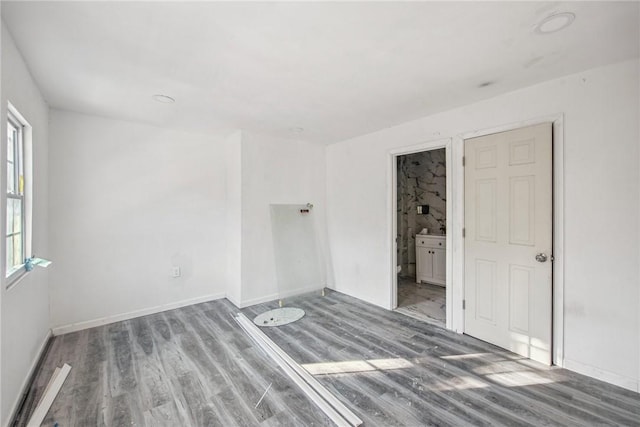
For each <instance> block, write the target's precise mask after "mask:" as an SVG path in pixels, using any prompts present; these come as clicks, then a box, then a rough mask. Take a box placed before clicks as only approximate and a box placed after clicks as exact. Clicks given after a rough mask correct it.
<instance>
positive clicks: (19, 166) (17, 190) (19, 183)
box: [4, 104, 28, 287]
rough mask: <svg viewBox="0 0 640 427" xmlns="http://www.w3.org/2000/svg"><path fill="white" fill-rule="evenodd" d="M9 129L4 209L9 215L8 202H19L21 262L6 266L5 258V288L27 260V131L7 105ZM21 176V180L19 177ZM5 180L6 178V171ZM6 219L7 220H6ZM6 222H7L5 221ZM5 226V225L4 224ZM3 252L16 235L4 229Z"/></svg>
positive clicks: (16, 276) (21, 269) (22, 273)
mask: <svg viewBox="0 0 640 427" xmlns="http://www.w3.org/2000/svg"><path fill="white" fill-rule="evenodd" d="M9 126H11V128H13V129H15V130H16V136H17V137H14V141H13V159H9V158H8V152H7V160H6V167H7V168H8V166H9V162H10V160H11V161H12V163H13V165H14V168H13V169H14V175H13V191H9V188H8V183H7V186H6V188H5V191H6V193H5V194H6V207H5V214H6V215H7V216H8V215H9V202H10V200H19V201H20V205H21V209H20V222H21V224H20V225H21V230H20V235H21V239H20V240H21V248H22V253H21V258H22V262H21V263H20V264H15V265H13V266H9V265H7V257H5V260H4V262H5V279H6V283H7V287H9V286H11V285H12V284H14V283H15V282H16V280H18V279H19V278H20V277H22V276H23V275H24V274H25V273H26V269H25V259H26V258H27V253H28V252H27V250H28V248H27V242H28V240H27V206H26V205H27V197H26V196H27V194H26V188H27V173H26V172H27V171H26V166H27V165H26V138H25V133H26V130H27V126H28V125H27V124H26V123H25V122H24V120H21V116H20V114H19V113H18V112H17V111H15V109H14V108H12V106H11V105H10V104H9V108H8V109H7V128H8V129H9ZM8 145H9V139H8V132H7V148H8ZM21 176H22V180H20V177H21ZM5 178H8V170H7V174H6V175H5ZM7 219H8V218H7ZM7 222H8V221H7ZM5 226H6V224H5ZM4 234H5V243H4V246H5V251H7V252H8V244H7V242H8V239H9V238H10V237H11V236H14V235H15V234H17V233H13V232H11V233H10V232H9V230H7V229H5V233H4Z"/></svg>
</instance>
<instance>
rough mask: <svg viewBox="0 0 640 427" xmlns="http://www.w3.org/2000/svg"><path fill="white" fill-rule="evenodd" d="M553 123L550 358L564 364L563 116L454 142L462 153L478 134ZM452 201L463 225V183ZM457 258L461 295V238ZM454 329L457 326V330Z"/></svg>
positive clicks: (460, 137)
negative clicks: (470, 140) (456, 206)
mask: <svg viewBox="0 0 640 427" xmlns="http://www.w3.org/2000/svg"><path fill="white" fill-rule="evenodd" d="M545 122H551V123H553V160H552V162H553V165H552V170H553V226H552V228H553V259H554V261H553V297H552V304H553V307H552V310H553V311H552V312H553V319H552V350H551V351H552V361H553V364H554V365H557V366H561V367H562V366H564V115H563V114H554V115H550V116H544V117H539V118H536V119H531V120H525V121H522V122H517V123H512V124H508V125H503V126H498V127H493V128H488V129H482V130H476V131H472V132H467V133H463V134H461V135H458V136H457V137H455V138H454V141H455V145H456V146H458V151H457V154H459V155H460V161H462V155H463V154H464V140H465V139H470V138H475V137H478V136H485V135H491V134H494V133H499V132H506V131H510V130H514V129H519V128H523V127H527V126H532V125H537V124H540V123H545ZM456 178H457V179H459V180H460V181H458V182H461V183H464V170H463V168H460V170H459V175H458V176H457V177H456ZM458 190H459V191H458V192H457V194H456V199H455V202H456V203H458V204H459V206H462V207H463V209H459V210H457V212H456V213H457V214H458V215H457V217H456V218H455V227H457V228H459V229H462V227H464V185H461V186H460V187H458ZM457 256H458V258H456V259H455V260H454V264H455V266H454V271H455V273H454V274H456V273H457V274H458V275H459V277H462V278H463V279H462V280H461V281H458V282H457V283H456V285H459V286H462V289H460V294H462V295H463V298H464V239H463V240H462V250H461V251H458V252H457ZM461 315H462V316H461V317H462V325H461V328H460V330H459V331H460V332H464V317H463V316H464V312H463V311H462V310H461ZM456 330H457V329H456Z"/></svg>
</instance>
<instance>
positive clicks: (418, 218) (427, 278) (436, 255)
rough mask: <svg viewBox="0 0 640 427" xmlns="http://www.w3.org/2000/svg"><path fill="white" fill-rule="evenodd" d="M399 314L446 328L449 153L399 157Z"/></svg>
mask: <svg viewBox="0 0 640 427" xmlns="http://www.w3.org/2000/svg"><path fill="white" fill-rule="evenodd" d="M395 174H396V179H395V190H396V191H395V212H396V237H395V242H396V283H397V286H396V295H395V296H396V301H397V307H396V311H398V312H400V313H402V314H405V315H407V316H410V317H413V318H416V319H418V320H421V321H424V322H427V323H431V324H434V325H436V326H440V327H443V328H444V327H446V319H447V316H446V311H447V309H446V305H447V304H446V285H447V244H446V231H447V152H446V148H445V147H439V148H433V149H428V150H424V151H418V152H412V153H408V154H401V155H397V156H396V157H395Z"/></svg>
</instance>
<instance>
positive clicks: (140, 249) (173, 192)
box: [49, 110, 227, 333]
mask: <svg viewBox="0 0 640 427" xmlns="http://www.w3.org/2000/svg"><path fill="white" fill-rule="evenodd" d="M49 154H50V157H49V164H50V193H49V194H50V199H49V207H50V232H51V234H50V246H51V253H52V257H53V261H54V263H53V265H52V266H51V267H50V268H51V280H50V282H51V323H52V325H53V327H54V332H56V333H60V332H65V331H68V330H72V329H77V328H80V327H86V326H89V325H95V324H97V323H101V322H103V321H104V322H106V321H109V320H111V321H112V320H118V319H121V318H126V317H130V316H131V315H136V314H144V313H147V312H149V311H154V310H157V309H160V308H167V307H173V306H176V305H180V304H184V303H188V302H197V301H201V300H206V299H211V298H216V297H222V296H224V295H225V292H226V288H225V280H226V277H225V276H226V263H227V258H226V249H227V246H226V241H225V240H226V229H225V224H226V216H227V212H226V170H225V156H224V139H223V138H214V137H211V136H207V135H198V134H191V133H183V132H178V131H172V130H166V129H161V128H156V127H151V126H146V125H140V124H134V123H130V122H124V121H116V120H109V119H103V118H97V117H93V116H86V115H81V114H75V113H69V112H63V111H58V110H51V123H50V150H49ZM172 266H179V267H181V269H182V276H181V277H180V278H172V277H171V268H172ZM105 318H106V319H105ZM100 319H103V320H102V321H100ZM96 320H98V321H97V322H96ZM83 322H89V323H83ZM78 324H79V325H78ZM70 325H72V326H70ZM61 326H65V327H64V328H60V327H61ZM68 326H69V327H68Z"/></svg>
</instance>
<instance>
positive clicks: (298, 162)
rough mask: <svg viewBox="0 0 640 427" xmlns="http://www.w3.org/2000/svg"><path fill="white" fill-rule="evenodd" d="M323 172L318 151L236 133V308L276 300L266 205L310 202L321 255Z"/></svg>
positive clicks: (321, 149)
mask: <svg viewBox="0 0 640 427" xmlns="http://www.w3.org/2000/svg"><path fill="white" fill-rule="evenodd" d="M325 171H326V167H325V147H324V146H321V145H317V144H311V143H307V142H302V141H295V140H285V139H279V138H271V137H267V136H264V135H258V134H253V133H247V132H243V133H242V302H241V305H243V306H246V305H251V304H256V303H258V302H261V301H268V300H271V299H274V298H277V297H278V287H277V279H276V263H275V257H274V250H273V236H272V230H271V217H270V207H269V205H270V204H306V203H308V202H311V203H313V205H314V208H313V210H312V212H311V215H314V220H315V225H316V228H317V236H316V237H317V238H318V241H319V246H320V247H321V248H323V249H325V252H326V247H327V245H326V234H325V231H324V230H325V229H326V222H325V209H326V204H325V199H326V189H325V182H326V180H325ZM321 262H322V263H323V264H322V265H324V260H322V261H321ZM320 285H321V286H324V283H323V284H320ZM301 290H302V289H301Z"/></svg>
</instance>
